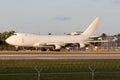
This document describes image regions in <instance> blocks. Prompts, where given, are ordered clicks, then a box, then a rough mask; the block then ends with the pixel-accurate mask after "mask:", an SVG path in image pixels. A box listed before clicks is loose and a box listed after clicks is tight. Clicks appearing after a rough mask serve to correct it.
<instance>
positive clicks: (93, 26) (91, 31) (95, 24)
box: [82, 17, 100, 36]
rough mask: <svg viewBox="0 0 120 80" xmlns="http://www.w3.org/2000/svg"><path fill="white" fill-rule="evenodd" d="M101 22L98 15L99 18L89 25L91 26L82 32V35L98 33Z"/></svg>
mask: <svg viewBox="0 0 120 80" xmlns="http://www.w3.org/2000/svg"><path fill="white" fill-rule="evenodd" d="M99 22H100V18H99V17H97V18H96V19H95V20H94V21H93V22H92V23H91V24H90V25H89V27H88V28H87V29H86V30H85V31H84V32H83V33H82V35H88V36H92V35H95V34H97V31H98V24H99Z"/></svg>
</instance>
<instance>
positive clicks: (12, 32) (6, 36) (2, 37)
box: [0, 31, 15, 50]
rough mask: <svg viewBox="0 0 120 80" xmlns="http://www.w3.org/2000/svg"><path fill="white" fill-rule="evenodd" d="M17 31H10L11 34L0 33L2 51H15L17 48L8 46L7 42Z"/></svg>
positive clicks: (0, 48)
mask: <svg viewBox="0 0 120 80" xmlns="http://www.w3.org/2000/svg"><path fill="white" fill-rule="evenodd" d="M14 33H15V31H9V32H7V31H6V32H3V33H0V50H14V49H15V48H14V47H13V46H10V45H8V44H7V43H6V42H5V40H6V39H7V38H8V37H9V36H11V35H13V34H14Z"/></svg>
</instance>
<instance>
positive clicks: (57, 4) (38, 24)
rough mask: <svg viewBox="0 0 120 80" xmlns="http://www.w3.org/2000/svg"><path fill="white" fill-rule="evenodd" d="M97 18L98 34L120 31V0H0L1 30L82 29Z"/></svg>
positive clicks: (58, 31) (43, 32)
mask: <svg viewBox="0 0 120 80" xmlns="http://www.w3.org/2000/svg"><path fill="white" fill-rule="evenodd" d="M96 17H100V18H101V22H100V25H99V30H98V34H102V33H107V34H117V33H120V0H0V32H5V31H11V30H14V31H16V32H24V33H36V34H48V33H52V34H64V33H70V32H74V31H81V32H83V31H84V30H85V29H86V28H87V27H88V26H89V24H90V23H91V22H92V21H93V20H94V19H95V18H96Z"/></svg>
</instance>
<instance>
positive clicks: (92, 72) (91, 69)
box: [89, 66, 96, 80]
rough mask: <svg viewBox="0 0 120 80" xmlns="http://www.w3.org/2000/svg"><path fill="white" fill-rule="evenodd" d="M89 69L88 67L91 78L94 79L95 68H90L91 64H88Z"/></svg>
mask: <svg viewBox="0 0 120 80" xmlns="http://www.w3.org/2000/svg"><path fill="white" fill-rule="evenodd" d="M89 69H90V71H91V74H92V80H94V75H95V70H96V68H92V67H91V66H89Z"/></svg>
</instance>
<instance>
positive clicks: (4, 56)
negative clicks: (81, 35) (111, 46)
mask: <svg viewBox="0 0 120 80" xmlns="http://www.w3.org/2000/svg"><path fill="white" fill-rule="evenodd" d="M30 59H53V60H54V59H120V54H119V52H38V51H18V52H16V51H1V52H0V60H30Z"/></svg>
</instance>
